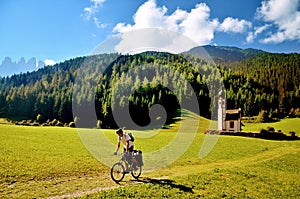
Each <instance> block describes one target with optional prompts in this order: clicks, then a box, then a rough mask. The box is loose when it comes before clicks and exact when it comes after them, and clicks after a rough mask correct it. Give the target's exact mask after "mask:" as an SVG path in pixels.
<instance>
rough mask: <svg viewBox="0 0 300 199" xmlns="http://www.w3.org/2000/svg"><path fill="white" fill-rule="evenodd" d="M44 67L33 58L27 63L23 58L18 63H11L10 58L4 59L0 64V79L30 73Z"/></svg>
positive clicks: (41, 62)
mask: <svg viewBox="0 0 300 199" xmlns="http://www.w3.org/2000/svg"><path fill="white" fill-rule="evenodd" d="M44 66H45V63H44V62H43V61H38V60H37V59H36V58H35V57H32V58H30V59H29V60H28V61H27V62H26V60H25V58H24V57H22V58H21V59H20V60H19V61H18V62H15V61H13V60H12V59H11V57H5V59H4V60H3V61H2V63H1V64H0V77H5V76H11V75H14V74H20V73H26V72H32V71H34V70H37V69H39V68H42V67H44Z"/></svg>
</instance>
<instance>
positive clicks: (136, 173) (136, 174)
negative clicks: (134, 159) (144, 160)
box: [131, 167, 142, 180]
mask: <svg viewBox="0 0 300 199" xmlns="http://www.w3.org/2000/svg"><path fill="white" fill-rule="evenodd" d="M141 174H142V167H137V168H136V169H135V170H132V171H131V175H132V177H134V178H135V179H136V180H137V179H138V178H139V177H140V175H141Z"/></svg>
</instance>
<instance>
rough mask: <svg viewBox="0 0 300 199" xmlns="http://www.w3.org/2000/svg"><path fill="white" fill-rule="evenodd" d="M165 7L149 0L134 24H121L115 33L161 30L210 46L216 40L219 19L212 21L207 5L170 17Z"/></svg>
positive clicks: (137, 14) (135, 17) (140, 8)
mask: <svg viewBox="0 0 300 199" xmlns="http://www.w3.org/2000/svg"><path fill="white" fill-rule="evenodd" d="M167 11H168V9H167V8H166V7H165V6H162V7H159V6H157V4H156V1H155V0H149V1H147V2H145V3H144V4H143V5H141V6H140V7H139V8H138V10H137V12H136V13H135V14H134V16H133V21H134V24H133V25H131V24H125V23H119V24H117V25H116V26H115V28H114V32H115V33H124V32H127V31H132V30H137V29H141V28H161V29H166V30H171V31H175V32H178V33H180V34H183V35H185V36H187V37H190V38H191V39H193V40H195V41H196V42H197V43H198V44H208V43H210V42H211V41H212V39H213V38H214V31H215V30H216V28H217V27H218V25H219V22H218V20H217V19H213V20H210V18H209V17H210V9H209V7H208V6H207V5H206V4H205V3H200V4H197V5H196V6H195V8H193V9H192V10H191V11H190V12H187V11H185V10H181V9H179V8H177V10H176V11H175V12H173V13H172V14H170V15H168V14H167Z"/></svg>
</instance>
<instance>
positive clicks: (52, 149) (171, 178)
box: [0, 117, 300, 198]
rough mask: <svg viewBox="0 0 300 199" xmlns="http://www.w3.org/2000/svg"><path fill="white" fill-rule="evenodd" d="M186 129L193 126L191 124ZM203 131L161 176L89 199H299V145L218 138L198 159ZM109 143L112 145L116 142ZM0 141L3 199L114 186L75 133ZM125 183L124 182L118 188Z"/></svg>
mask: <svg viewBox="0 0 300 199" xmlns="http://www.w3.org/2000/svg"><path fill="white" fill-rule="evenodd" d="M189 121H191V125H193V124H194V123H193V117H190V118H189ZM208 125H209V121H208V120H204V119H201V121H200V128H199V133H198V134H197V136H196V138H195V140H194V142H193V144H192V145H191V146H190V148H189V150H187V151H186V153H185V154H184V155H183V156H182V157H180V158H179V159H178V160H177V161H176V162H174V163H173V164H172V165H170V166H168V167H167V168H165V169H161V170H159V171H154V172H152V173H145V174H143V175H142V179H141V180H142V181H143V182H144V183H139V184H136V185H133V186H125V187H123V186H121V187H119V188H117V189H112V190H107V191H102V192H99V193H94V194H89V197H94V198H99V197H122V196H124V197H129V196H132V197H134V196H135V197H137V198H140V197H145V198H154V197H172V198H182V197H187V198H188V197H190V198H194V197H205V198H209V197H211V198H220V197H238V198H246V197H250V198H272V197H273V198H274V197H277V198H295V197H297V194H298V191H299V190H298V188H297V187H299V186H300V179H299V178H298V176H299V174H300V167H299V161H300V142H299V141H297V142H286V141H268V140H261V139H253V138H243V137H230V136H228V137H226V136H221V137H220V139H219V141H218V143H217V144H216V146H215V147H214V149H213V150H212V152H211V153H210V154H209V155H208V156H207V157H205V158H203V159H201V158H199V156H198V154H199V150H200V147H201V144H202V142H203V140H204V138H205V136H204V134H203V131H204V130H205V129H206V128H207V127H208ZM177 127H178V125H175V126H174V127H172V128H171V129H166V130H164V131H163V132H162V133H161V134H159V135H157V136H155V137H156V139H155V140H154V142H157V144H159V143H160V141H161V140H162V139H163V138H166V137H172V136H168V134H169V135H172V134H174V133H173V132H174V131H176V128H177ZM110 135H111V137H110V139H111V140H112V141H114V140H115V137H114V136H115V135H114V134H110ZM155 137H154V138H155ZM0 140H1V141H0V162H1V166H0V197H1V198H5V197H7V198H12V197H46V196H58V195H64V194H69V193H74V192H77V191H82V192H84V191H87V190H92V189H95V188H99V187H111V186H115V184H114V183H113V182H112V180H111V179H110V177H109V168H107V167H105V166H103V165H102V164H101V163H99V162H97V161H96V160H95V159H94V158H93V157H91V155H90V154H89V153H88V152H87V151H86V150H85V148H84V147H83V145H82V144H81V142H80V139H79V137H78V135H77V132H76V130H75V129H70V128H55V127H52V128H51V127H21V126H10V125H0ZM155 145H156V144H155ZM136 146H138V147H139V148H142V149H143V151H152V150H155V149H153V148H151V147H153V146H151V145H150V144H149V141H147V139H138V140H136ZM131 180H132V177H130V176H126V178H125V180H124V182H123V183H122V185H126V184H131ZM83 197H87V196H83Z"/></svg>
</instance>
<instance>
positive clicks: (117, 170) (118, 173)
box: [110, 162, 125, 183]
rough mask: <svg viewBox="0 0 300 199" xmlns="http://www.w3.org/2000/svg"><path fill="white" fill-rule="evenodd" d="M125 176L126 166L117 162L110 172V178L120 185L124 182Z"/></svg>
mask: <svg viewBox="0 0 300 199" xmlns="http://www.w3.org/2000/svg"><path fill="white" fill-rule="evenodd" d="M124 175H125V168H124V166H123V165H122V164H121V163H120V162H117V163H115V164H114V165H113V166H112V167H111V170H110V176H111V178H112V179H113V181H115V182H116V183H119V182H121V181H122V180H123V178H124Z"/></svg>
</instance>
